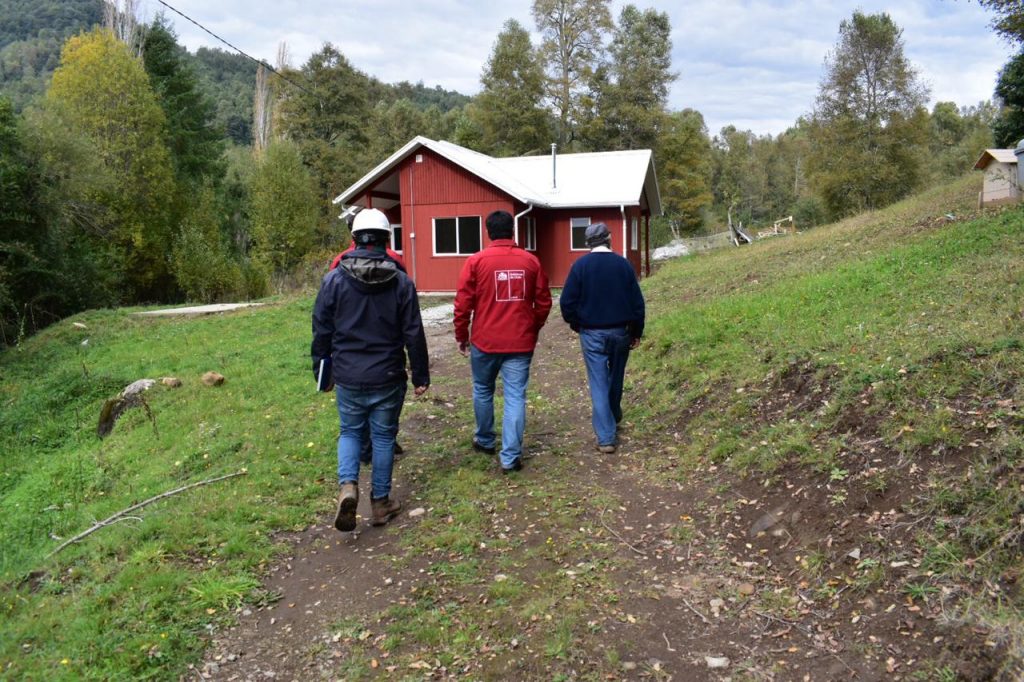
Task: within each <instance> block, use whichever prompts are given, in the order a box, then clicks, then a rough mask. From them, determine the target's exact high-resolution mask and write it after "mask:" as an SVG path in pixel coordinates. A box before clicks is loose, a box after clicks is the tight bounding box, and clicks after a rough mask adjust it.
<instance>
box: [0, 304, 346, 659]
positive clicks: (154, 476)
mask: <svg viewBox="0 0 1024 682" xmlns="http://www.w3.org/2000/svg"><path fill="white" fill-rule="evenodd" d="M309 305H310V301H309V300H308V299H302V300H295V301H287V302H281V303H275V304H273V305H271V306H269V307H266V308H263V309H260V310H258V311H250V312H241V313H237V314H234V315H231V316H214V317H207V318H199V319H170V320H152V319H140V318H135V317H132V316H130V315H128V314H126V312H111V311H98V312H93V313H87V314H84V315H79V316H77V317H75V318H73V319H72V320H66V321H63V322H61V323H59V324H57V325H54V326H53V327H51V328H50V329H48V330H46V331H44V332H43V333H41V334H39V335H38V336H36V337H34V338H31V339H29V340H27V341H26V342H25V343H24V344H22V345H21V346H19V347H16V348H12V349H9V350H7V351H5V352H4V353H3V355H2V356H0V377H2V379H0V452H2V458H3V462H2V465H3V466H2V468H3V473H2V474H0V494H2V500H3V502H2V506H3V509H4V514H3V515H0V584H2V585H3V590H2V592H0V614H2V616H0V617H2V618H3V619H4V621H5V626H4V628H3V634H2V635H0V671H4V673H3V674H7V675H10V676H12V677H23V676H24V677H33V678H37V679H39V678H51V677H59V676H71V677H79V676H81V677H88V678H94V679H99V678H105V679H139V678H146V677H150V676H155V677H161V678H165V677H167V676H169V675H170V672H169V671H176V670H181V669H182V666H183V665H184V664H185V663H186V662H188V661H194V660H196V658H197V656H198V655H199V653H200V652H201V650H202V647H203V635H204V632H205V626H206V625H208V624H211V623H226V622H231V620H232V618H233V610H234V609H235V608H236V607H237V606H239V605H240V604H241V603H242V602H246V601H248V602H254V601H259V600H261V599H265V598H266V595H265V594H263V593H262V591H261V590H260V589H259V584H260V583H259V577H260V572H261V569H262V567H264V566H265V565H266V563H267V562H269V561H270V560H271V557H272V556H273V552H274V545H273V541H272V540H271V539H270V538H271V532H272V531H273V530H275V529H289V528H301V527H303V526H305V525H306V524H308V523H309V522H310V521H312V520H313V519H314V518H315V516H316V515H317V514H318V513H319V512H321V511H323V507H324V505H325V504H326V503H327V502H328V501H329V497H330V495H329V493H328V491H327V488H328V487H329V482H330V471H331V469H332V461H333V452H332V449H331V448H330V443H331V440H332V433H334V432H336V429H337V424H336V423H335V422H334V421H332V419H331V412H332V406H331V401H330V399H329V397H328V396H323V395H317V394H315V393H313V392H311V390H310V387H311V385H310V381H309V380H308V375H309V370H308V369H307V365H308V364H309V361H308V357H307V354H308V351H307V347H308V336H309V331H308V326H309V324H308V319H307V317H308V311H309ZM72 322H81V323H84V324H85V325H86V326H87V327H88V329H86V330H79V329H75V328H73V327H72V325H71V323H72ZM86 339H88V344H86V345H84V346H83V345H82V342H83V341H84V340H86ZM208 370H215V371H218V372H220V373H222V374H223V375H225V376H226V377H227V382H226V383H225V384H224V385H223V386H221V387H219V388H208V387H205V386H203V385H202V384H201V383H200V381H199V377H200V376H201V374H202V373H203V372H205V371H208ZM162 376H177V377H179V378H181V379H182V380H183V381H184V386H183V387H182V388H180V389H168V388H165V387H163V386H156V387H154V388H153V389H151V390H150V391H149V392H148V393H147V394H146V400H147V402H148V404H149V405H150V407H151V410H152V413H153V415H154V417H155V422H156V427H155V428H154V426H153V424H152V423H151V422H150V420H149V419H147V417H146V415H145V413H144V411H143V410H141V409H136V410H132V411H129V412H128V413H126V414H125V415H124V416H123V417H122V418H121V420H120V421H119V422H118V424H117V426H116V427H115V429H114V432H113V434H112V435H111V436H110V437H109V438H107V439H106V440H102V441H101V440H99V439H98V438H97V437H96V435H95V424H96V420H97V418H98V415H99V410H100V406H101V405H102V403H103V401H104V400H105V399H106V398H108V397H110V396H112V395H114V394H116V393H117V392H118V391H120V390H121V389H122V388H124V386H126V385H127V384H129V383H131V382H132V381H134V380H136V379H139V378H144V377H148V378H154V379H159V378H160V377H162ZM309 443H316V444H319V445H317V446H315V447H307V446H308V444H309ZM243 469H245V470H247V471H248V473H247V475H246V476H242V477H238V478H234V479H230V480H227V481H224V482H222V483H216V484H212V485H209V486H205V487H201V488H197V489H195V490H192V491H188V492H185V493H182V494H180V495H178V496H175V497H171V498H168V499H166V500H163V501H160V502H157V503H155V504H153V505H151V506H149V507H147V508H145V509H143V510H141V511H140V512H138V514H136V515H135V516H137V517H138V518H139V519H141V520H128V521H125V522H122V523H118V524H116V525H114V526H110V527H107V528H104V529H102V530H100V531H99V532H97V533H94V534H93V535H91V536H89V537H88V538H86V539H85V540H83V541H82V542H81V543H79V544H77V545H72V546H71V547H69V548H67V549H66V550H64V551H63V552H62V553H61V554H59V555H57V556H56V557H54V558H47V556H46V555H47V553H48V552H50V551H51V550H53V549H54V548H55V547H56V546H57V545H58V544H59V542H58V540H57V538H68V537H70V536H72V535H74V534H75V533H77V532H79V531H82V530H84V529H86V528H88V527H89V526H90V525H91V524H92V523H93V522H94V521H95V520H97V519H104V518H106V517H107V516H109V515H111V514H113V513H114V512H117V511H120V510H122V509H125V508H127V507H129V506H131V505H132V504H134V503H136V502H139V501H141V500H143V499H146V498H148V497H151V496H153V495H156V494H158V493H161V492H164V491H167V490H170V489H173V488H177V487H180V486H182V485H185V484H188V483H191V482H195V481H200V480H203V479H206V478H212V477H215V476H218V475H222V474H225V473H231V472H235V471H241V470H243Z"/></svg>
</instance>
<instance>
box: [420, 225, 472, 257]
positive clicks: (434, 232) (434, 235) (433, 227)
mask: <svg viewBox="0 0 1024 682" xmlns="http://www.w3.org/2000/svg"><path fill="white" fill-rule="evenodd" d="M469 218H476V220H477V225H478V228H477V230H478V231H477V238H478V239H479V241H480V251H483V248H484V230H483V227H484V219H483V216H479V215H459V216H446V215H443V216H437V217H436V218H431V220H430V236H431V237H432V238H431V240H430V248H431V249H433V252H434V256H435V257H436V258H468V257H469V256H472V255H473V254H474V253H477V251H473V252H471V253H462V250H461V247H460V245H459V221H460V220H463V219H469ZM438 220H454V221H455V253H438V252H437V221H438Z"/></svg>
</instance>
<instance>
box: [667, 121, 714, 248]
mask: <svg viewBox="0 0 1024 682" xmlns="http://www.w3.org/2000/svg"><path fill="white" fill-rule="evenodd" d="M660 147H661V154H660V157H659V159H658V176H659V179H658V185H659V186H660V187H661V196H662V206H663V207H664V209H665V217H666V218H667V219H668V221H669V226H670V228H671V233H672V236H673V237H674V238H676V239H678V238H679V237H681V236H682V235H683V234H692V233H695V232H697V231H699V230H700V228H701V227H702V226H703V224H704V211H705V210H706V209H707V208H708V207H710V205H711V201H712V198H713V197H712V195H711V188H710V180H711V141H710V140H709V139H708V131H707V126H705V125H704V117H703V116H701V114H700V112H699V111H695V110H693V109H684V110H683V111H677V112H673V113H672V114H670V115H668V116H667V117H666V120H665V126H664V130H663V133H662V137H661V144H660Z"/></svg>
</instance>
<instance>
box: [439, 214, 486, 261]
mask: <svg viewBox="0 0 1024 682" xmlns="http://www.w3.org/2000/svg"><path fill="white" fill-rule="evenodd" d="M480 243H481V236H480V216H460V217H458V218H434V255H435V256H468V255H469V254H471V253H476V252H477V251H479V250H480Z"/></svg>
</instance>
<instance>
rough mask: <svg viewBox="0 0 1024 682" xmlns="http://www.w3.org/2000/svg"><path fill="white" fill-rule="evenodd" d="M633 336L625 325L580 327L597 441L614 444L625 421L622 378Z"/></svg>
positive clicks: (598, 442)
mask: <svg viewBox="0 0 1024 682" xmlns="http://www.w3.org/2000/svg"><path fill="white" fill-rule="evenodd" d="M631 341H632V337H631V336H630V334H629V329H628V328H626V327H616V328H614V329H582V330H580V347H581V348H582V349H583V362H584V363H585V364H586V366H587V382H588V383H589V384H590V403H591V405H592V407H593V414H592V416H591V422H592V423H593V425H594V434H595V435H596V436H597V444H598V445H615V444H616V431H617V429H618V425H619V422H620V421H622V381H623V377H625V375H626V361H627V360H629V344H630V342H631Z"/></svg>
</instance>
